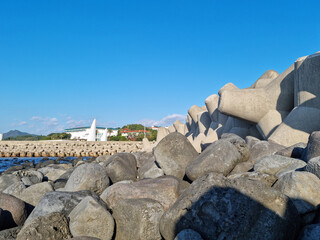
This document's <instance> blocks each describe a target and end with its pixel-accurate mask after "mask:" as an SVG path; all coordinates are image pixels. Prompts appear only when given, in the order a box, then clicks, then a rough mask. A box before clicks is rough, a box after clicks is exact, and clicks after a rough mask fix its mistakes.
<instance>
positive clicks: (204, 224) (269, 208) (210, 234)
mask: <svg viewBox="0 0 320 240" xmlns="http://www.w3.org/2000/svg"><path fill="white" fill-rule="evenodd" d="M257 213H259V214H257ZM298 220H299V218H298V213H297V210H296V208H295V207H294V205H293V204H292V202H291V201H290V200H289V199H288V198H287V197H286V196H285V195H284V194H282V193H280V192H278V191H276V190H274V189H272V188H269V187H266V186H265V185H264V184H262V183H260V182H258V181H250V180H248V179H245V178H237V179H234V180H229V179H227V178H225V177H223V176H222V175H220V174H216V173H210V174H208V175H205V176H203V177H201V178H199V179H197V180H196V181H195V182H193V183H192V184H191V186H190V187H189V188H188V189H187V190H185V191H184V192H183V193H182V194H181V195H180V197H179V199H178V200H177V201H176V202H175V204H174V205H173V206H171V207H170V208H169V209H168V210H167V211H166V212H165V213H164V215H163V216H162V218H161V220H160V232H161V235H162V236H163V237H164V238H165V239H166V240H172V239H174V238H175V236H176V235H177V234H178V233H179V232H180V231H182V230H183V229H193V230H195V231H196V232H198V233H199V234H200V235H201V236H202V237H203V238H204V239H246V240H248V239H270V240H271V239H293V238H294V236H295V234H296V231H297V229H298V227H299V223H298Z"/></svg>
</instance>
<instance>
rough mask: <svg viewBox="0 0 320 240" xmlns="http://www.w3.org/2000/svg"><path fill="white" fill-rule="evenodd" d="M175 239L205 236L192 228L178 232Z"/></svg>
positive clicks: (192, 238) (189, 239) (188, 239)
mask: <svg viewBox="0 0 320 240" xmlns="http://www.w3.org/2000/svg"><path fill="white" fill-rule="evenodd" d="M174 240H203V238H202V237H201V235H200V234H199V233H197V232H196V231H194V230H192V229H184V230H182V231H181V232H179V233H178V235H177V236H176V237H175V238H174Z"/></svg>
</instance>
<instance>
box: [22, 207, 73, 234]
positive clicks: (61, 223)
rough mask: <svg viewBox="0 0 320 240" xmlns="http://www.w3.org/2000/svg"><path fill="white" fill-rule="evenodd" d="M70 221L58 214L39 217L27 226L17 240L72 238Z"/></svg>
mask: <svg viewBox="0 0 320 240" xmlns="http://www.w3.org/2000/svg"><path fill="white" fill-rule="evenodd" d="M68 225H69V224H68V219H67V218H66V217H65V216H64V215H63V214H62V213H58V212H53V213H50V214H48V215H45V216H39V217H36V218H35V219H33V220H32V221H30V222H29V223H28V224H25V225H24V226H23V228H22V229H21V231H20V232H19V234H18V236H17V240H29V239H32V240H40V239H47V240H56V239H66V238H70V237H71V234H70V230H69V226H68Z"/></svg>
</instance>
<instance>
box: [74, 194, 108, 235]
mask: <svg viewBox="0 0 320 240" xmlns="http://www.w3.org/2000/svg"><path fill="white" fill-rule="evenodd" d="M69 219H70V224H69V227H70V231H71V233H72V235H73V236H74V237H77V236H89V237H96V238H99V239H101V240H110V239H112V236H113V232H114V220H113V218H112V216H111V214H110V213H109V212H108V210H107V208H106V206H104V205H103V204H101V203H100V202H98V201H96V200H95V199H94V198H93V197H91V196H88V197H85V198H84V199H82V201H81V202H80V203H79V204H78V205H77V206H76V207H75V208H74V209H73V210H72V211H71V213H70V214H69Z"/></svg>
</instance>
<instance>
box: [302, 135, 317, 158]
mask: <svg viewBox="0 0 320 240" xmlns="http://www.w3.org/2000/svg"><path fill="white" fill-rule="evenodd" d="M319 156H320V131H317V132H313V133H312V134H311V135H310V136H309V140H308V144H307V147H306V150H305V152H304V155H303V160H305V161H306V162H308V161H309V160H310V159H312V158H314V157H319Z"/></svg>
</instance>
